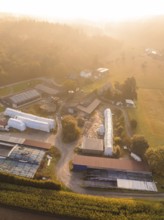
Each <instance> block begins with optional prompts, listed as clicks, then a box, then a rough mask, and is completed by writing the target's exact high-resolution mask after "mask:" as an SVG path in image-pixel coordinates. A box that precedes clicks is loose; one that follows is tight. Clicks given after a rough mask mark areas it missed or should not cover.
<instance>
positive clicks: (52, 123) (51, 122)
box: [4, 108, 55, 129]
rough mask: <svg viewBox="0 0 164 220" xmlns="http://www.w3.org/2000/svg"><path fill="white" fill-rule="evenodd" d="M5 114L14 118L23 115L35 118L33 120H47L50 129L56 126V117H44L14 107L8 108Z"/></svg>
mask: <svg viewBox="0 0 164 220" xmlns="http://www.w3.org/2000/svg"><path fill="white" fill-rule="evenodd" d="M4 115H6V116H9V117H12V118H15V117H18V116H22V117H25V118H29V119H33V120H37V121H41V122H47V123H48V124H49V126H50V129H54V128H55V120H54V119H50V118H44V117H40V116H37V115H32V114H28V113H25V112H22V111H18V110H15V109H12V108H6V109H5V112H4Z"/></svg>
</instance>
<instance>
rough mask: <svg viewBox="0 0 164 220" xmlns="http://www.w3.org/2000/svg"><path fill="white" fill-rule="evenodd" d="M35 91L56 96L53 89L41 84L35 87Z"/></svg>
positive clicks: (56, 92) (56, 91)
mask: <svg viewBox="0 0 164 220" xmlns="http://www.w3.org/2000/svg"><path fill="white" fill-rule="evenodd" d="M35 89H37V90H38V91H39V92H42V93H46V94H48V95H56V94H58V90H56V89H54V88H51V87H48V86H46V85H43V84H38V85H36V86H35Z"/></svg>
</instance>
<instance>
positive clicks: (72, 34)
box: [0, 19, 120, 85]
mask: <svg viewBox="0 0 164 220" xmlns="http://www.w3.org/2000/svg"><path fill="white" fill-rule="evenodd" d="M0 42H1V43H0V78H1V81H0V85H4V84H5V83H6V84H7V83H10V82H16V81H18V80H24V79H29V78H33V77H39V76H51V77H55V78H56V79H58V80H63V79H65V78H66V76H67V75H68V74H69V73H76V72H79V71H81V70H82V69H86V68H97V67H99V65H101V64H102V60H103V58H104V57H106V56H107V55H109V53H111V52H112V51H113V50H115V49H117V48H119V47H120V42H118V41H117V40H114V39H112V38H110V37H108V36H102V35H95V36H88V35H87V34H86V33H84V32H83V31H81V30H79V29H76V28H73V27H71V26H68V25H65V24H54V23H48V22H43V21H42V22H41V21H40V22H39V21H34V20H14V19H13V20H4V19H3V20H0Z"/></svg>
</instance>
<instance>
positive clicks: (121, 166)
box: [72, 155, 150, 172]
mask: <svg viewBox="0 0 164 220" xmlns="http://www.w3.org/2000/svg"><path fill="white" fill-rule="evenodd" d="M72 163H73V165H81V166H87V167H88V168H94V169H113V170H119V171H129V172H130V171H131V172H150V171H149V167H148V166H147V165H146V164H145V163H143V162H137V161H134V160H132V159H113V158H112V159H111V158H104V157H91V156H81V155H75V156H74V158H73V162H72Z"/></svg>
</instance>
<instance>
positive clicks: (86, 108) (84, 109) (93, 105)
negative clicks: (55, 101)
mask: <svg viewBox="0 0 164 220" xmlns="http://www.w3.org/2000/svg"><path fill="white" fill-rule="evenodd" d="M100 103H101V101H100V100H99V99H94V100H93V101H92V102H91V103H90V104H89V105H87V106H84V105H78V106H77V109H78V110H80V111H82V112H85V113H86V114H91V113H92V112H93V111H94V110H95V109H96V108H97V107H98V106H99V105H100Z"/></svg>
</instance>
